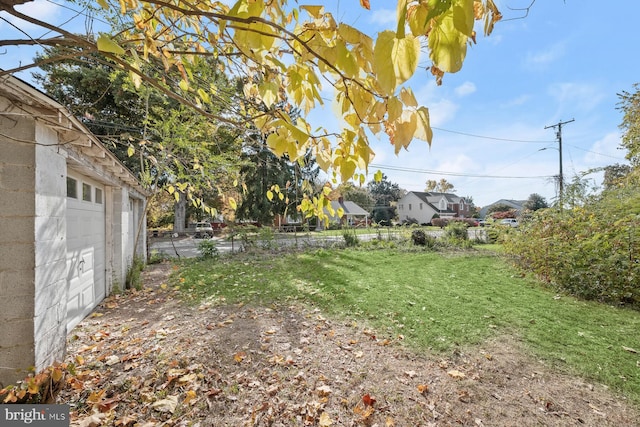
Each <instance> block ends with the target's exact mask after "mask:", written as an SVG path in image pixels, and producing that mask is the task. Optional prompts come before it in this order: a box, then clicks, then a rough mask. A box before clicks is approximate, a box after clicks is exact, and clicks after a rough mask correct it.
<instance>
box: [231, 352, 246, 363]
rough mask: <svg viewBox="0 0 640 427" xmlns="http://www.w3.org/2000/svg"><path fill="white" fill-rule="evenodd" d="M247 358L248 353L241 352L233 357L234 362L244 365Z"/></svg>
mask: <svg viewBox="0 0 640 427" xmlns="http://www.w3.org/2000/svg"><path fill="white" fill-rule="evenodd" d="M246 357H247V353H245V352H244V351H239V352H237V353H236V354H234V355H233V360H235V361H236V363H242V361H243V360H244V359H245V358H246Z"/></svg>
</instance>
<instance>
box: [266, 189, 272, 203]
mask: <svg viewBox="0 0 640 427" xmlns="http://www.w3.org/2000/svg"><path fill="white" fill-rule="evenodd" d="M267 199H269V201H270V202H271V201H273V191H271V190H268V191H267Z"/></svg>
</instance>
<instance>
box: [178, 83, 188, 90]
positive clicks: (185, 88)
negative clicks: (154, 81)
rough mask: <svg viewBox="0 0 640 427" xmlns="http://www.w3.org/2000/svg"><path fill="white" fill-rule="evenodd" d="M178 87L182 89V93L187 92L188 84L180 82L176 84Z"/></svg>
mask: <svg viewBox="0 0 640 427" xmlns="http://www.w3.org/2000/svg"><path fill="white" fill-rule="evenodd" d="M178 86H180V89H182V91H184V92H188V91H189V82H188V81H186V80H180V83H178Z"/></svg>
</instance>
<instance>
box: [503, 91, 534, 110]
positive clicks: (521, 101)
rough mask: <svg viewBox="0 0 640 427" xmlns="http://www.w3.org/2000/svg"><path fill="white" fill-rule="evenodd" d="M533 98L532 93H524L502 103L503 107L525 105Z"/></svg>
mask: <svg viewBox="0 0 640 427" xmlns="http://www.w3.org/2000/svg"><path fill="white" fill-rule="evenodd" d="M530 99H531V95H527V94H523V95H520V96H518V97H517V98H513V99H510V100H508V101H507V102H505V103H503V104H501V107H502V108H511V107H518V106H520V105H524V104H526V103H527V101H529V100H530Z"/></svg>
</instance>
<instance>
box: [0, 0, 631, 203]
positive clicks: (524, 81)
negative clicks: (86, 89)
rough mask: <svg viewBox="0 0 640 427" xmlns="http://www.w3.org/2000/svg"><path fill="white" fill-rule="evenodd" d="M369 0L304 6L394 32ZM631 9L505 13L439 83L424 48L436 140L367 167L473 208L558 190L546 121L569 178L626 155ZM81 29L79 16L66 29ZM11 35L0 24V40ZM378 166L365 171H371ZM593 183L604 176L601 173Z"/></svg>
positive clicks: (44, 6) (386, 153)
mask: <svg viewBox="0 0 640 427" xmlns="http://www.w3.org/2000/svg"><path fill="white" fill-rule="evenodd" d="M370 1H371V8H372V10H371V11H366V10H363V9H361V8H360V7H359V1H358V0H349V1H344V0H340V1H337V0H336V1H324V2H322V1H315V2H313V1H311V2H302V1H301V2H300V3H305V4H321V3H324V4H326V5H331V7H335V9H334V10H335V11H336V18H337V19H339V20H343V21H345V22H347V23H349V24H352V25H354V26H356V27H358V28H361V29H362V28H367V30H368V32H370V33H372V34H373V33H376V32H378V31H382V30H383V29H388V28H394V23H393V19H394V18H395V2H392V1H390V0H385V1H381V0H370ZM530 2H531V1H530V0H526V1H522V0H501V1H496V3H497V4H498V7H499V8H500V9H501V11H502V12H503V14H504V16H505V18H516V17H519V16H522V13H521V12H518V11H516V10H511V9H510V8H512V9H514V8H522V7H526V6H528V5H529V4H530ZM59 4H62V5H64V4H66V3H64V2H59ZM67 5H68V4H67ZM72 7H74V8H77V7H76V6H72ZM23 11H25V12H26V13H27V14H29V15H32V16H37V17H39V18H44V19H45V20H46V21H48V22H54V23H61V22H63V21H65V20H67V19H69V18H71V17H72V14H71V13H70V12H69V11H68V10H65V9H61V8H59V7H55V5H54V4H53V3H51V2H47V1H42V0H38V1H37V2H32V3H28V4H26V5H24V6H23ZM638 16H640V2H636V1H625V2H616V7H613V6H611V5H609V6H605V4H604V3H603V2H601V1H600V2H597V1H595V0H565V1H563V0H554V1H548V0H537V1H536V2H535V3H534V4H533V6H532V7H531V9H530V11H529V14H528V16H527V17H525V18H523V19H512V20H506V19H505V20H504V21H502V22H500V23H498V24H497V25H496V27H495V30H494V32H493V34H492V35H491V36H490V37H484V36H482V35H479V37H478V44H477V45H474V46H472V47H470V48H469V49H468V52H467V59H466V62H465V64H464V67H463V68H462V70H461V71H460V72H458V73H456V74H449V75H446V76H445V78H444V82H443V85H442V86H436V84H435V81H434V79H433V77H432V76H431V75H430V73H429V72H428V71H427V70H426V69H427V68H428V66H429V65H430V64H429V60H428V58H427V56H426V54H425V55H423V58H422V60H421V62H420V67H421V68H422V69H419V70H418V72H417V73H416V76H415V77H414V78H413V79H412V80H410V81H409V85H410V86H411V87H412V88H413V90H414V92H415V94H416V96H417V97H418V100H419V102H421V103H422V104H423V105H425V106H427V107H429V109H430V114H431V124H432V126H433V127H434V140H433V143H432V145H431V147H429V146H428V145H427V144H426V143H425V142H422V141H418V140H416V141H414V142H413V143H412V144H411V146H410V147H409V149H408V151H401V152H400V153H399V155H398V156H396V155H395V154H394V150H393V147H392V146H391V145H390V144H389V142H388V140H386V139H385V138H381V139H380V140H378V139H376V138H375V137H372V139H371V142H372V147H373V149H374V150H375V151H376V157H375V159H374V161H373V164H374V165H376V166H378V167H380V169H381V170H382V171H383V172H384V173H385V174H386V175H387V176H388V177H389V179H390V180H391V181H392V182H395V183H398V184H399V185H400V187H402V188H404V189H406V190H410V191H411V190H413V191H422V190H423V189H424V186H425V181H426V180H428V179H433V180H439V179H441V178H445V179H447V180H448V181H449V182H450V183H452V184H454V185H455V190H454V191H455V192H456V193H457V194H458V195H460V196H471V197H473V200H474V202H475V203H476V205H479V206H482V205H485V204H489V203H492V202H494V201H496V200H499V199H527V198H528V196H529V195H530V194H531V193H538V194H540V195H542V196H544V197H545V198H546V199H547V200H548V201H551V200H552V199H553V198H554V197H555V194H556V186H555V184H554V180H553V179H552V178H550V177H551V176H554V175H557V174H558V170H559V153H558V150H557V149H558V144H557V142H556V134H555V131H554V130H553V129H545V127H546V126H550V125H554V124H556V123H558V122H560V121H567V120H571V119H575V121H574V122H572V123H568V124H566V125H564V126H563V128H562V130H563V132H562V139H563V169H564V175H565V182H568V181H570V180H571V178H572V177H573V176H574V175H575V174H577V173H580V172H583V171H586V170H588V169H590V168H594V167H601V166H606V165H610V164H614V163H623V162H624V154H625V153H624V152H623V151H621V150H619V149H618V147H619V143H620V137H621V135H620V130H619V127H618V126H619V124H620V122H621V119H622V113H621V112H620V111H618V110H616V105H617V103H618V101H619V99H618V97H617V95H616V94H617V93H619V92H621V91H624V90H627V91H631V90H632V89H633V87H632V85H633V84H634V83H636V82H640V73H638V71H639V70H640V57H639V53H640V44H639V42H640V35H639V33H638V32H637V30H636V27H637V24H636V22H635V21H636V20H637V17H638ZM84 25H85V21H84V19H81V18H76V19H74V20H72V21H71V22H70V23H68V24H66V25H65V28H67V29H71V30H73V28H74V26H75V27H76V29H82V28H84ZM478 32H479V33H480V34H481V33H482V31H481V28H479V29H478ZM38 35H39V34H38ZM14 37H16V34H15V33H14V32H12V31H11V30H10V27H9V26H8V25H7V23H5V22H0V38H1V39H9V38H14ZM3 56H4V58H3V57H2V56H0V64H9V65H14V64H15V63H16V62H17V61H20V60H22V61H23V62H28V61H29V60H30V58H31V57H32V56H33V53H32V51H30V50H28V49H20V50H19V51H18V52H15V51H10V52H8V53H7V54H5V55H3ZM20 58H22V59H20ZM0 67H4V68H8V67H7V65H0ZM21 77H23V78H25V75H24V74H22V75H21ZM323 95H324V97H325V98H326V100H327V104H326V107H325V108H324V109H319V110H316V111H314V112H313V113H312V115H311V117H310V119H311V120H312V121H315V123H318V122H319V123H321V124H322V125H325V126H328V127H332V126H337V122H336V121H335V120H334V119H332V117H331V114H332V113H331V98H332V93H331V91H330V90H329V89H328V88H325V89H324V91H323ZM378 167H372V168H371V169H370V171H369V174H370V177H371V178H372V177H373V173H374V172H375V171H376V170H377V169H378ZM594 179H595V180H596V183H598V184H599V183H600V176H598V175H595V176H594Z"/></svg>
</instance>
